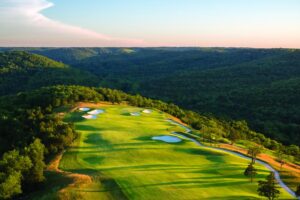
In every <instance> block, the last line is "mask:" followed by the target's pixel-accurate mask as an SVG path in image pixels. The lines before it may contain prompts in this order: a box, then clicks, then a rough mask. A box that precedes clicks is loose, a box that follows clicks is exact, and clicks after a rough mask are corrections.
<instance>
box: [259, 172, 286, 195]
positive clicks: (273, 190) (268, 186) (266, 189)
mask: <svg viewBox="0 0 300 200" xmlns="http://www.w3.org/2000/svg"><path fill="white" fill-rule="evenodd" d="M258 184H259V187H258V189H257V191H258V194H259V195H260V196H265V197H267V198H268V199H269V200H274V199H276V198H277V197H278V196H279V194H280V191H279V190H278V188H279V187H278V186H277V182H276V179H275V174H274V172H271V173H270V175H269V176H267V178H266V181H259V182H258Z"/></svg>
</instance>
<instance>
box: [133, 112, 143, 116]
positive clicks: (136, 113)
mask: <svg viewBox="0 0 300 200" xmlns="http://www.w3.org/2000/svg"><path fill="white" fill-rule="evenodd" d="M130 115H131V116H141V113H139V112H134V113H130Z"/></svg>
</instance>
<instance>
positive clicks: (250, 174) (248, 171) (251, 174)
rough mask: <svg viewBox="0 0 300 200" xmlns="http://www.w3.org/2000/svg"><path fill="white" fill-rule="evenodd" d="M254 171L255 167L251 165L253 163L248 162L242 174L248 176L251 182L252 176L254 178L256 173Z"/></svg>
mask: <svg viewBox="0 0 300 200" xmlns="http://www.w3.org/2000/svg"><path fill="white" fill-rule="evenodd" d="M256 171H257V170H256V169H255V167H254V166H253V164H252V163H250V164H249V165H248V167H247V168H246V170H245V172H244V175H245V176H248V177H250V178H251V182H253V178H254V177H255V176H256V174H257V172H256Z"/></svg>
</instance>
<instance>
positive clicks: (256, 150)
mask: <svg viewBox="0 0 300 200" xmlns="http://www.w3.org/2000/svg"><path fill="white" fill-rule="evenodd" d="M261 152H262V148H261V147H260V146H258V145H251V146H249V147H248V155H249V156H250V157H251V159H252V161H251V162H252V164H255V161H256V158H257V156H258V155H259V154H261Z"/></svg>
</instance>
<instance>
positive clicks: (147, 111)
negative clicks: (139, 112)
mask: <svg viewBox="0 0 300 200" xmlns="http://www.w3.org/2000/svg"><path fill="white" fill-rule="evenodd" d="M143 113H146V114H150V113H152V110H149V109H146V110H143Z"/></svg>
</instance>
